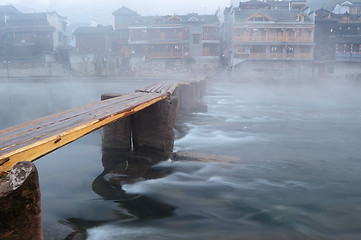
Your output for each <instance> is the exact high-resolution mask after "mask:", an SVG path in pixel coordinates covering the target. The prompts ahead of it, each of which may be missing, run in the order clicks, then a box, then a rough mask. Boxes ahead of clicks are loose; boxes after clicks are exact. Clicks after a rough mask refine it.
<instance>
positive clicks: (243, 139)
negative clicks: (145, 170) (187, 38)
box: [0, 76, 361, 240]
mask: <svg viewBox="0 0 361 240" xmlns="http://www.w3.org/2000/svg"><path fill="white" fill-rule="evenodd" d="M153 82H154V81H153ZM7 84H8V85H3V86H6V87H8V89H6V88H3V87H2V88H1V90H0V91H1V96H2V98H1V101H2V102H3V103H5V104H3V105H2V107H1V109H0V112H1V116H2V117H3V116H7V118H8V119H7V120H8V121H7V122H6V124H8V125H9V124H10V125H11V123H12V122H11V121H13V123H14V124H16V123H18V120H17V119H18V118H17V116H18V114H19V113H17V110H18V109H22V110H24V111H26V110H27V111H28V112H29V114H30V115H27V116H29V118H30V119H27V120H31V119H32V118H33V117H34V116H33V115H32V113H34V115H35V113H36V112H38V111H41V109H45V111H44V112H45V113H46V114H48V113H52V110H51V109H53V106H55V107H58V109H59V110H64V109H63V108H65V109H66V108H67V107H73V105H74V106H78V105H82V104H86V103H90V102H94V101H97V100H98V99H99V98H100V94H101V93H103V92H123V93H124V92H126V93H129V92H132V91H133V90H135V89H136V88H139V87H142V86H145V85H148V82H147V80H142V81H140V80H139V81H135V82H131V81H130V80H129V81H124V82H122V81H118V82H116V81H115V82H112V81H105V82H104V83H95V82H88V83H86V84H84V83H70V86H74V87H75V86H77V87H79V90H80V91H79V92H77V91H75V90H71V89H67V88H64V87H62V86H63V85H62V84H60V83H44V82H34V83H33V84H30V83H24V82H21V83H7ZM71 84H72V85H71ZM24 86H26V87H24ZM133 86H134V88H133ZM38 87H39V88H38ZM44 87H45V88H44ZM46 87H47V88H46ZM82 87H83V89H82ZM36 89H42V90H44V89H45V90H44V91H41V92H36V91H37V90H36ZM360 90H361V85H360V83H356V82H351V81H339V82H335V81H334V82H327V81H326V80H324V81H318V80H315V81H314V82H307V83H299V82H285V81H282V82H277V81H273V82H260V81H244V80H243V81H241V80H239V79H233V80H230V79H229V78H226V77H222V76H219V77H213V79H211V80H209V83H208V92H207V95H206V97H205V99H204V100H205V102H206V103H207V104H208V112H206V113H194V114H192V115H191V116H188V117H181V118H180V119H179V121H178V126H177V140H176V142H175V150H176V151H190V152H203V153H210V154H220V155H228V156H239V157H240V159H241V160H240V161H239V162H235V163H225V162H222V159H219V160H220V161H219V162H207V163H205V162H191V161H177V162H171V161H165V162H161V163H158V164H157V165H156V166H154V169H155V170H157V171H163V170H166V171H167V172H168V173H169V174H168V175H166V176H164V177H162V178H158V179H151V180H142V181H138V182H136V183H129V184H126V185H123V186H122V189H123V190H124V191H125V194H122V195H117V194H114V192H112V194H113V195H114V196H113V197H112V198H109V197H104V196H100V195H98V194H96V193H95V192H94V191H93V190H92V184H93V181H94V180H95V179H96V178H97V177H98V176H99V175H100V174H101V173H102V171H103V166H102V158H103V161H104V156H102V151H101V138H100V132H99V131H97V132H94V133H92V134H90V135H88V136H85V137H84V138H82V139H80V140H78V141H76V142H74V143H72V144H70V145H67V146H65V147H64V148H62V149H59V150H57V151H55V152H53V153H51V154H49V155H47V156H45V157H43V158H42V159H40V160H38V161H36V165H37V167H38V169H39V173H40V184H41V188H42V189H41V190H42V207H43V214H44V215H43V221H44V222H45V224H44V226H45V227H46V224H47V223H49V222H52V221H62V220H63V221H66V222H67V223H68V224H71V225H74V226H77V227H79V228H82V229H85V230H86V231H87V234H88V239H90V240H98V239H99V240H100V239H122V240H123V239H207V240H209V239H217V240H218V239H251V240H252V239H257V240H258V239H259V240H261V239H262V240H264V239H267V240H268V239H287V240H289V239H359V236H360V235H361V228H360V227H359V222H360V221H361V206H360V202H361V190H360V187H359V186H360V184H361V175H360V173H359V172H360V169H361V148H360V146H361V138H360V136H361V105H360V103H361V95H360V94H359V92H360ZM72 91H73V92H72ZM21 93H26V94H24V95H25V96H26V97H27V98H28V99H27V100H26V99H22V98H20V97H19V94H21ZM75 93H76V94H75ZM6 96H8V97H6ZM9 99H10V100H9ZM42 100H43V101H42ZM45 100H47V101H45ZM37 101H39V102H40V105H38V106H37V105H36V104H35V102H37ZM59 103H61V104H60V105H58V104H59ZM17 105H19V106H18V107H19V108H17ZM8 106H11V108H9V107H8ZM25 106H26V107H25ZM10 116H11V119H10ZM38 117H40V116H38ZM6 124H5V121H4V122H2V123H1V128H4V127H7V126H4V125H6ZM93 187H94V185H93ZM104 191H108V190H107V189H105V190H104ZM109 191H114V190H109ZM107 196H109V195H107Z"/></svg>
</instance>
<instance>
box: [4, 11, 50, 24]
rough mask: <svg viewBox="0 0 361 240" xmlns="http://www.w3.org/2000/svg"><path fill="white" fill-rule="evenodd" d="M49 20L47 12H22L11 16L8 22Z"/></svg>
mask: <svg viewBox="0 0 361 240" xmlns="http://www.w3.org/2000/svg"><path fill="white" fill-rule="evenodd" d="M32 20H47V16H46V13H22V14H19V15H16V16H13V17H11V18H9V20H8V22H15V21H32Z"/></svg>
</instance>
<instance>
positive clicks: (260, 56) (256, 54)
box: [250, 53, 267, 58]
mask: <svg viewBox="0 0 361 240" xmlns="http://www.w3.org/2000/svg"><path fill="white" fill-rule="evenodd" d="M266 57H267V55H266V53H251V54H250V58H266Z"/></svg>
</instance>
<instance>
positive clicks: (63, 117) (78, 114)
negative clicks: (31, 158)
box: [0, 94, 144, 150]
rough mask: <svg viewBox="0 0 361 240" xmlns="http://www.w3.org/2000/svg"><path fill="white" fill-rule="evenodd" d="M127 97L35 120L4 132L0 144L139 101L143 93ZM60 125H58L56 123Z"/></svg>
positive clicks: (3, 144)
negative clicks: (110, 108) (30, 123)
mask: <svg viewBox="0 0 361 240" xmlns="http://www.w3.org/2000/svg"><path fill="white" fill-rule="evenodd" d="M127 97H128V98H127V99H123V98H119V99H112V101H104V103H102V102H103V101H102V102H100V103H102V104H97V105H96V104H90V105H87V106H86V108H81V109H77V111H72V112H70V113H69V112H68V111H66V112H63V114H62V113H60V114H58V115H57V116H55V117H53V118H51V119H45V120H43V121H35V122H34V123H33V124H32V125H28V126H26V127H23V128H19V129H16V128H14V129H15V130H13V131H12V132H7V133H4V134H1V135H0V144H1V146H5V145H6V141H7V140H9V139H11V138H14V137H18V136H20V135H24V134H27V133H30V134H32V131H37V130H39V129H41V128H43V127H45V126H49V125H52V124H55V123H59V122H66V121H70V120H74V121H75V120H76V119H77V118H81V119H82V118H83V116H82V115H85V114H93V115H95V113H97V111H98V110H102V111H104V110H106V109H108V108H109V107H112V106H115V107H119V106H118V105H117V104H124V105H126V104H127V103H130V102H129V101H131V100H136V99H140V101H141V100H142V98H144V95H141V94H133V95H127ZM58 126H60V125H58ZM0 150H1V148H0Z"/></svg>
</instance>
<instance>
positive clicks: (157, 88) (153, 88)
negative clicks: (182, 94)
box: [137, 82, 178, 94]
mask: <svg viewBox="0 0 361 240" xmlns="http://www.w3.org/2000/svg"><path fill="white" fill-rule="evenodd" d="M177 86H178V82H160V83H155V84H152V85H149V86H147V87H145V88H143V89H139V90H137V92H148V93H154V92H157V93H169V94H172V93H173V92H174V91H175V89H176V88H177Z"/></svg>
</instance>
